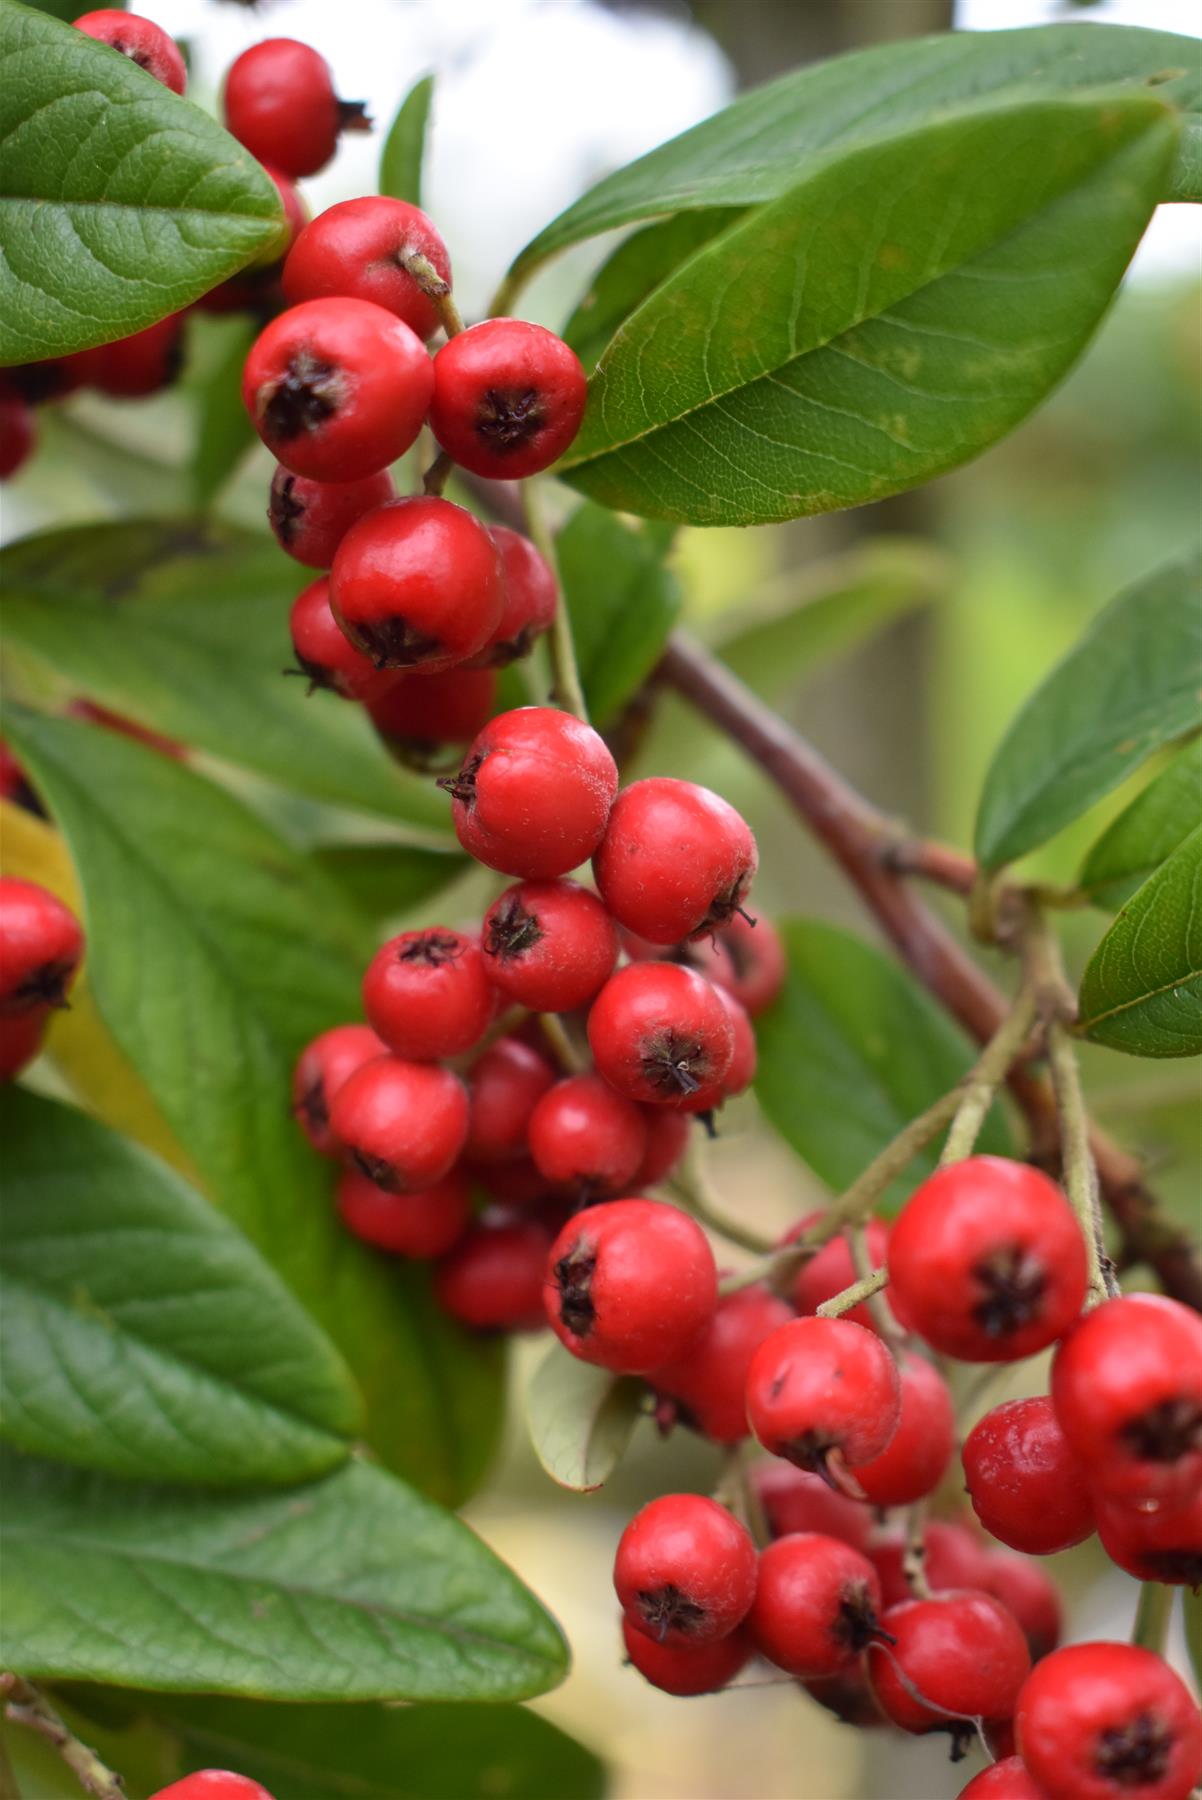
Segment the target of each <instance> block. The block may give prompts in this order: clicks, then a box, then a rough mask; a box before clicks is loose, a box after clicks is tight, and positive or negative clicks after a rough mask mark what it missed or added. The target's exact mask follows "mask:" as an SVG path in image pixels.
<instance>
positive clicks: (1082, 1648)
mask: <svg viewBox="0 0 1202 1800" xmlns="http://www.w3.org/2000/svg"><path fill="white" fill-rule="evenodd" d="M1015 1722H1016V1724H1017V1727H1018V1747H1019V1752H1020V1754H1021V1756H1022V1759H1023V1762H1024V1763H1025V1764H1026V1766H1027V1768H1028V1769H1029V1770H1030V1772H1031V1775H1032V1777H1033V1778H1034V1780H1035V1783H1036V1786H1037V1789H1038V1792H1039V1793H1040V1795H1044V1796H1047V1800H1121V1796H1123V1795H1135V1796H1138V1800H1186V1796H1187V1794H1188V1793H1189V1792H1190V1789H1191V1788H1192V1787H1193V1786H1194V1785H1195V1783H1196V1782H1197V1780H1198V1777H1199V1772H1200V1770H1202V1719H1200V1718H1199V1715H1198V1709H1197V1707H1196V1706H1195V1705H1194V1703H1193V1701H1192V1700H1191V1699H1190V1696H1189V1694H1188V1692H1187V1691H1186V1688H1185V1685H1184V1683H1183V1682H1182V1681H1180V1680H1179V1679H1178V1677H1177V1676H1176V1675H1175V1674H1174V1673H1173V1671H1172V1669H1170V1668H1169V1666H1168V1664H1167V1663H1166V1662H1164V1661H1163V1660H1162V1658H1161V1657H1159V1656H1156V1655H1155V1654H1154V1653H1153V1652H1152V1651H1151V1650H1142V1649H1139V1648H1137V1647H1136V1646H1135V1645H1134V1644H1109V1643H1095V1644H1070V1645H1069V1646H1068V1648H1067V1649H1065V1650H1057V1652H1056V1654H1055V1655H1054V1656H1048V1657H1045V1658H1044V1660H1043V1662H1041V1663H1040V1664H1039V1665H1038V1666H1037V1667H1036V1668H1034V1669H1033V1670H1032V1671H1031V1674H1030V1676H1029V1677H1028V1678H1027V1681H1026V1684H1025V1685H1024V1687H1023V1690H1022V1692H1021V1694H1020V1695H1019V1697H1018V1708H1017V1712H1016V1715H1015Z"/></svg>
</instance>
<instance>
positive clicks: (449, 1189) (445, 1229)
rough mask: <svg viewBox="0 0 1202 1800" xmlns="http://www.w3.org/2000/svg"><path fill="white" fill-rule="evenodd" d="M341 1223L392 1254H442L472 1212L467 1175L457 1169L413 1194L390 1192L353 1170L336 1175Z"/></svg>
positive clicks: (464, 1225)
mask: <svg viewBox="0 0 1202 1800" xmlns="http://www.w3.org/2000/svg"><path fill="white" fill-rule="evenodd" d="M338 1211H339V1213H340V1214H341V1217H342V1222H343V1224H344V1225H345V1226H346V1227H347V1229H348V1230H350V1231H353V1232H354V1234H355V1236H356V1237H358V1238H362V1239H363V1241H364V1243H367V1244H372V1245H374V1246H375V1248H376V1249H377V1250H388V1251H390V1252H391V1253H392V1254H393V1255H394V1256H418V1257H432V1256H443V1255H445V1254H446V1252H447V1251H448V1250H450V1249H451V1248H452V1246H453V1245H455V1244H457V1243H458V1241H459V1239H460V1238H461V1237H462V1236H463V1234H464V1232H465V1230H466V1229H467V1222H468V1219H469V1217H470V1216H471V1193H470V1190H469V1188H468V1183H467V1177H466V1176H465V1175H463V1174H461V1173H460V1172H459V1170H457V1169H452V1170H451V1172H450V1174H449V1175H444V1176H443V1178H442V1180H441V1181H436V1182H435V1183H434V1185H433V1187H428V1188H424V1189H422V1190H421V1191H420V1192H418V1193H411V1194H396V1193H389V1192H388V1191H387V1190H386V1189H385V1188H382V1187H377V1186H376V1184H375V1182H374V1181H369V1180H368V1179H367V1177H366V1175H360V1173H359V1171H358V1170H357V1169H345V1170H344V1171H343V1173H342V1175H341V1176H340V1177H339V1180H338Z"/></svg>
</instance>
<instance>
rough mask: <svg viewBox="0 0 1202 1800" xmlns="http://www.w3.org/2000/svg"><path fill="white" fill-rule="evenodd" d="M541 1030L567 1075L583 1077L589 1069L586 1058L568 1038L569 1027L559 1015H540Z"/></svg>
mask: <svg viewBox="0 0 1202 1800" xmlns="http://www.w3.org/2000/svg"><path fill="white" fill-rule="evenodd" d="M537 1016H538V1023H539V1028H540V1030H541V1031H542V1034H543V1036H544V1037H545V1038H546V1040H547V1042H548V1044H549V1045H550V1046H551V1049H552V1050H553V1052H554V1054H555V1060H556V1062H557V1063H558V1064H559V1066H560V1068H561V1069H562V1070H563V1072H564V1074H565V1075H581V1074H583V1073H584V1071H585V1069H586V1068H587V1067H588V1063H587V1060H586V1058H585V1057H583V1056H582V1055H581V1053H580V1051H579V1050H578V1049H577V1048H576V1046H575V1044H574V1043H573V1042H572V1040H571V1038H570V1037H569V1036H568V1031H567V1027H566V1025H565V1024H564V1022H563V1020H562V1019H561V1018H560V1017H559V1015H558V1013H539V1014H538V1015H537Z"/></svg>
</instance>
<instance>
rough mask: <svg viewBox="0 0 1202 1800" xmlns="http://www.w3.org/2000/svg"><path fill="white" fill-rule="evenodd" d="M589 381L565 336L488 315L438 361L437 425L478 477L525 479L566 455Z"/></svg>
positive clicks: (433, 425)
mask: <svg viewBox="0 0 1202 1800" xmlns="http://www.w3.org/2000/svg"><path fill="white" fill-rule="evenodd" d="M587 398H588V383H587V381H586V379H585V374H584V370H583V368H582V367H581V365H580V358H579V357H578V356H577V355H576V352H575V351H574V350H569V348H568V346H567V345H566V344H565V343H564V341H563V339H562V338H557V337H556V336H555V334H554V332H551V331H546V330H544V329H543V327H542V326H541V325H531V324H528V323H527V322H526V321H525V320H523V319H485V320H484V322H483V323H482V324H480V325H472V326H469V328H468V329H467V330H466V331H461V332H459V333H458V334H457V335H456V336H455V337H453V338H451V340H450V342H449V343H446V344H444V345H443V347H442V349H441V350H440V351H439V352H438V354H437V356H436V357H435V358H434V399H433V402H432V403H431V407H430V429H431V430H432V431H433V433H434V435H435V437H436V438H437V439H438V441H439V443H440V444H441V445H442V447H443V449H444V450H445V451H446V452H447V454H448V455H449V456H451V457H453V458H454V460H455V461H456V462H457V463H458V464H459V465H460V467H461V468H464V469H470V470H471V472H472V474H473V475H486V476H490V477H491V478H492V479H493V480H494V481H522V480H524V479H525V478H526V476H528V475H537V474H538V472H539V470H540V469H546V468H548V467H549V466H550V465H551V463H553V462H554V461H555V460H556V458H557V457H559V456H562V454H563V452H564V451H565V450H566V449H567V447H568V445H569V444H570V443H571V441H572V439H573V438H574V437H575V436H576V433H577V432H578V431H579V429H580V421H581V419H582V418H583V417H584V403H585V401H586V399H587Z"/></svg>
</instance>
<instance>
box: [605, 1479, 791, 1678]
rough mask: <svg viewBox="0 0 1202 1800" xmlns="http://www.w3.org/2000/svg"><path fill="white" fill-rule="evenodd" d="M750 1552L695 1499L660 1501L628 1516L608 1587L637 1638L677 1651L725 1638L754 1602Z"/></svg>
mask: <svg viewBox="0 0 1202 1800" xmlns="http://www.w3.org/2000/svg"><path fill="white" fill-rule="evenodd" d="M755 1584H756V1553H755V1545H754V1544H753V1543H752V1541H751V1538H750V1537H749V1536H748V1533H747V1531H746V1529H745V1527H744V1526H742V1525H740V1524H739V1521H738V1520H737V1519H736V1518H734V1516H733V1515H732V1514H731V1513H729V1512H727V1510H726V1508H725V1507H724V1506H719V1505H718V1503H717V1501H716V1500H706V1499H704V1498H703V1497H702V1496H701V1495H700V1494H665V1495H663V1497H662V1498H661V1499H659V1500H652V1501H651V1502H650V1503H649V1504H648V1505H647V1506H644V1507H643V1508H642V1509H641V1511H639V1512H637V1513H636V1514H635V1515H634V1518H633V1519H631V1521H630V1523H629V1525H628V1526H627V1527H626V1529H625V1531H624V1532H623V1533H622V1536H621V1540H620V1542H619V1544H618V1553H617V1555H616V1556H615V1558H614V1588H615V1590H616V1592H617V1596H618V1600H619V1602H620V1603H621V1607H622V1611H623V1612H624V1613H625V1614H626V1617H627V1618H628V1619H629V1620H630V1623H631V1624H632V1625H633V1626H634V1627H635V1629H636V1630H637V1631H642V1632H644V1633H645V1634H646V1635H647V1637H650V1638H654V1639H655V1640H656V1642H657V1643H660V1644H673V1645H676V1646H677V1647H680V1646H684V1645H691V1644H708V1643H712V1642H713V1640H714V1639H715V1638H722V1637H726V1636H727V1634H728V1633H729V1632H731V1631H733V1630H734V1628H735V1626H736V1625H739V1624H741V1623H742V1621H743V1620H744V1619H745V1618H746V1617H747V1614H748V1612H749V1610H750V1608H751V1603H752V1601H753V1600H754V1599H755Z"/></svg>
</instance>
